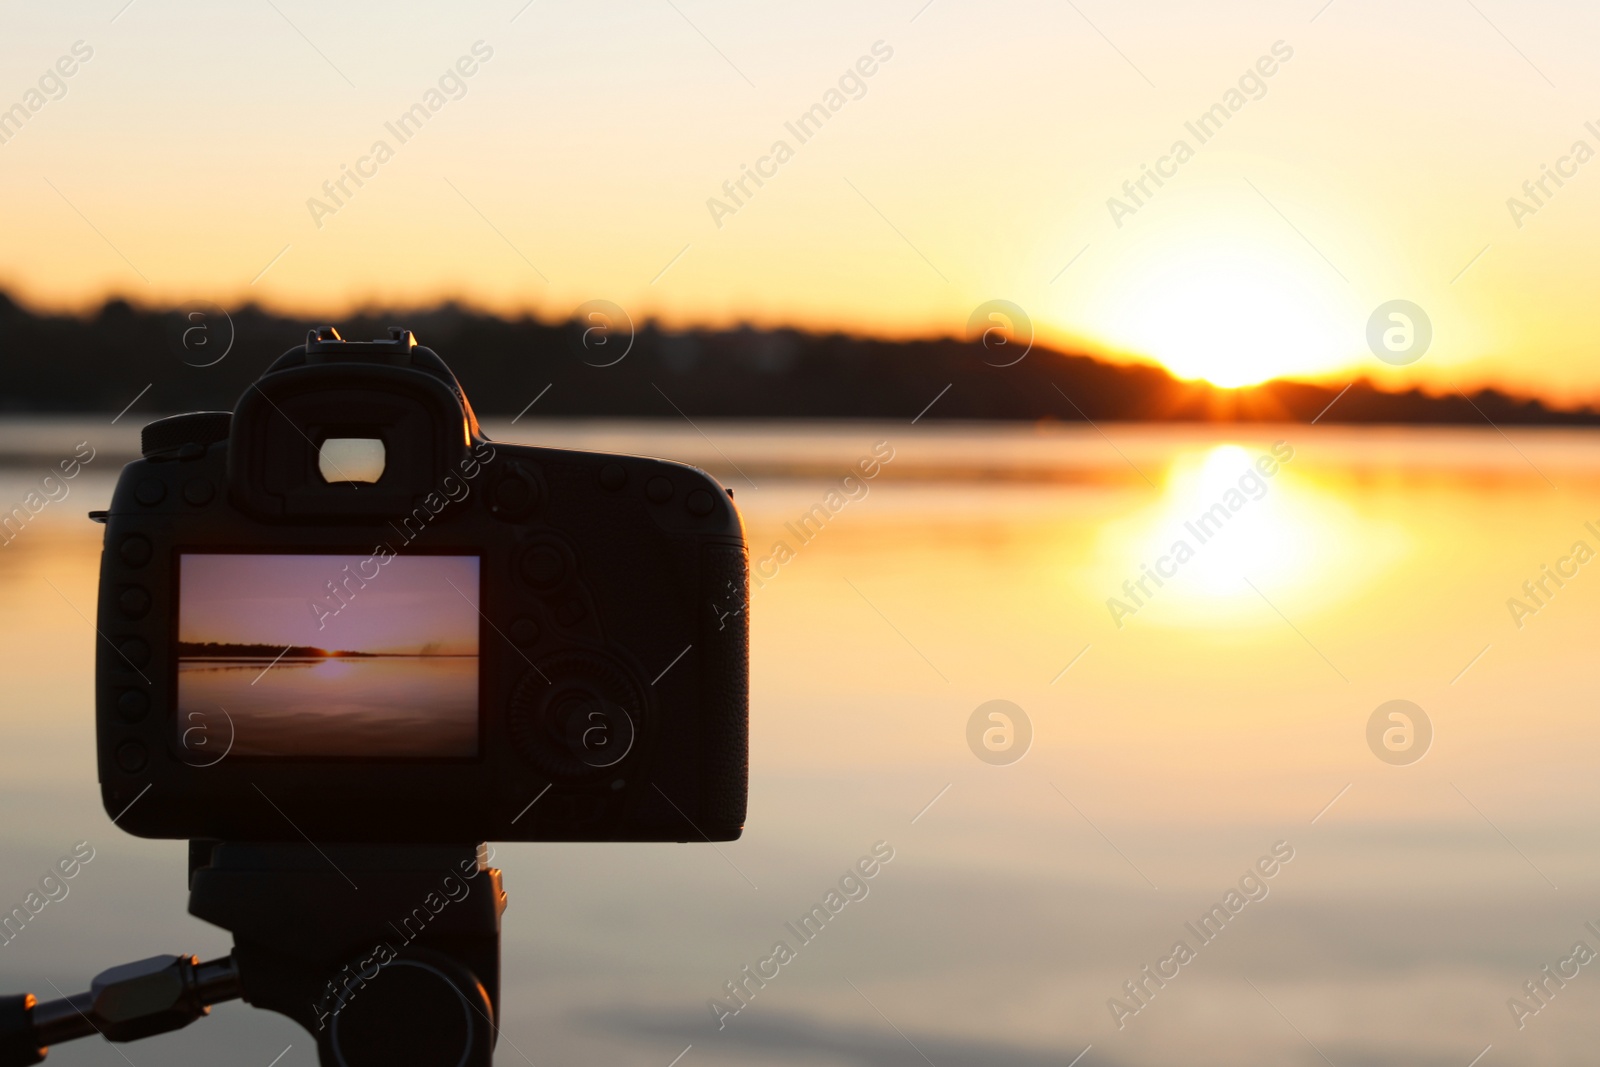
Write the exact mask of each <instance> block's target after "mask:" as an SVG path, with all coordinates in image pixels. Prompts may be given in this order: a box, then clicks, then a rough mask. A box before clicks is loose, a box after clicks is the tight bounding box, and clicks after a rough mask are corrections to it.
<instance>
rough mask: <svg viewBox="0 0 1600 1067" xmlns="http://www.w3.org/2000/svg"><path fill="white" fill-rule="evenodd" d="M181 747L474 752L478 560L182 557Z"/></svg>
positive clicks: (240, 751) (356, 754) (371, 754)
mask: <svg viewBox="0 0 1600 1067" xmlns="http://www.w3.org/2000/svg"><path fill="white" fill-rule="evenodd" d="M179 564H180V567H179V584H178V646H177V651H178V722H177V726H178V729H179V731H180V734H181V737H180V743H181V744H186V745H187V744H188V743H189V741H190V740H191V739H192V735H193V734H195V733H196V731H195V730H194V729H193V727H194V726H196V725H199V726H202V727H203V730H204V733H205V734H209V735H217V734H218V733H219V732H220V728H219V726H218V724H219V723H221V722H226V723H227V724H228V727H227V728H226V732H227V738H226V739H224V738H220V737H216V736H213V737H212V738H211V739H210V747H211V748H212V750H215V749H216V748H219V747H221V744H222V742H223V741H224V740H228V741H231V745H230V747H229V749H228V751H229V752H230V754H231V755H233V756H243V757H274V756H276V757H318V756H322V757H330V756H331V757H345V758H361V759H386V758H387V759H439V758H446V759H448V758H456V759H464V758H470V757H473V756H476V755H477V754H478V632H479V613H478V569H479V558H478V557H477V556H426V555H411V556H397V555H393V554H387V555H384V556H376V557H375V556H359V555H299V554H294V555H290V554H284V553H252V554H234V553H213V552H207V553H184V554H183V555H182V557H181V558H180V561H179Z"/></svg>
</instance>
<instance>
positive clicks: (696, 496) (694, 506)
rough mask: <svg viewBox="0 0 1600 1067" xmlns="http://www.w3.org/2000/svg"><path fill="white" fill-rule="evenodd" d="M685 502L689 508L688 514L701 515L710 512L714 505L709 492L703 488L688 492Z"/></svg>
mask: <svg viewBox="0 0 1600 1067" xmlns="http://www.w3.org/2000/svg"><path fill="white" fill-rule="evenodd" d="M685 503H686V504H687V506H688V508H689V514H691V515H699V516H702V517H704V516H706V515H709V514H711V509H712V507H713V506H714V505H713V502H712V499H711V494H710V493H708V492H706V491H705V490H704V489H696V490H695V491H694V492H692V493H690V494H689V499H688V500H687V501H686V502H685Z"/></svg>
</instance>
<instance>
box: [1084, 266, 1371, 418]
mask: <svg viewBox="0 0 1600 1067" xmlns="http://www.w3.org/2000/svg"><path fill="white" fill-rule="evenodd" d="M1094 288H1095V290H1096V294H1095V299H1094V302H1093V306H1092V307H1090V308H1088V309H1086V310H1087V312H1088V314H1087V317H1088V319H1089V320H1090V321H1089V322H1088V323H1087V324H1086V325H1088V326H1089V330H1090V333H1091V335H1092V336H1096V337H1098V338H1099V339H1100V340H1101V341H1102V342H1103V343H1105V344H1107V345H1108V346H1110V347H1111V348H1113V349H1114V350H1117V351H1121V352H1125V353H1128V354H1131V355H1142V356H1147V357H1149V358H1152V359H1155V360H1156V361H1158V362H1160V363H1161V364H1162V365H1163V366H1164V367H1166V368H1167V369H1168V370H1170V371H1171V372H1172V373H1173V374H1174V375H1176V376H1177V377H1180V378H1188V379H1203V380H1205V381H1208V382H1211V383H1212V384H1214V385H1219V386H1223V387H1226V388H1235V387H1238V386H1244V385H1254V384H1256V383H1258V382H1264V381H1266V380H1268V379H1269V378H1277V377H1284V376H1291V375H1303V376H1309V375H1318V374H1325V373H1328V372H1329V371H1332V370H1334V369H1336V368H1338V367H1340V366H1341V365H1346V364H1348V363H1349V362H1350V361H1351V359H1352V353H1355V352H1357V349H1358V348H1359V346H1360V345H1361V344H1362V342H1361V333H1360V330H1361V325H1362V320H1361V318H1360V315H1359V311H1358V309H1356V308H1355V307H1354V306H1353V300H1352V294H1350V293H1347V292H1345V291H1343V290H1345V289H1348V286H1346V285H1345V284H1344V283H1343V282H1341V281H1340V280H1339V279H1338V277H1337V276H1336V275H1334V274H1332V273H1331V272H1330V271H1329V270H1328V268H1327V267H1326V265H1325V264H1321V263H1320V262H1310V263H1308V262H1307V261H1306V259H1305V257H1304V256H1302V255H1300V254H1298V253H1297V252H1294V251H1293V250H1289V249H1284V248H1281V247H1278V246H1277V245H1276V244H1275V243H1274V242H1271V241H1262V242H1259V243H1256V244H1250V243H1248V242H1245V241H1243V240H1241V239H1240V238H1237V237H1231V236H1227V237H1224V236H1212V237H1210V238H1209V239H1206V238H1191V239H1190V240H1188V241H1185V242H1181V243H1177V244H1176V245H1175V247H1170V248H1165V249H1162V250H1160V251H1159V252H1157V251H1156V250H1154V249H1151V248H1145V249H1141V250H1138V251H1135V252H1132V253H1131V254H1129V255H1127V256H1124V257H1119V259H1118V261H1117V262H1116V263H1115V264H1114V265H1113V267H1112V269H1111V270H1110V271H1109V272H1107V274H1106V275H1104V276H1102V278H1100V279H1099V281H1098V284H1096V285H1095V287H1094Z"/></svg>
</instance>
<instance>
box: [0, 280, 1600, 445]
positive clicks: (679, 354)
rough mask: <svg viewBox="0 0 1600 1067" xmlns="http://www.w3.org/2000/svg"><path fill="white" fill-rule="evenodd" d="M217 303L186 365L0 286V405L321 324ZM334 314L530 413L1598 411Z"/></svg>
mask: <svg viewBox="0 0 1600 1067" xmlns="http://www.w3.org/2000/svg"><path fill="white" fill-rule="evenodd" d="M230 315H231V319H232V323H233V328H234V334H235V336H234V341H233V346H232V349H231V350H230V351H229V353H228V355H227V356H226V358H224V359H222V360H221V361H220V362H218V363H215V364H214V365H211V366H196V365H193V364H199V363H204V362H207V361H209V360H210V359H212V358H215V352H216V348H215V347H213V348H211V349H209V350H200V351H188V352H186V351H185V350H184V349H183V348H182V346H181V344H179V343H178V341H177V337H178V336H179V334H180V333H181V330H182V327H183V321H182V319H181V317H180V316H179V315H178V314H177V313H175V312H167V311H162V310H157V309H145V308H138V307H134V306H132V305H130V304H128V303H127V302H125V301H122V300H112V301H108V302H107V303H105V304H104V305H102V306H101V307H100V308H99V309H98V310H96V311H95V312H93V313H91V314H87V315H84V316H70V315H48V314H40V313H36V312H33V311H31V310H29V309H28V308H25V307H23V306H22V305H20V304H18V303H16V302H15V301H13V300H12V299H10V298H9V297H8V296H6V295H5V294H3V293H0V414H6V413H13V414H15V413H52V412H60V413H86V412H101V411H103V412H112V413H115V412H117V411H120V410H122V409H123V407H124V406H126V405H127V404H128V403H129V401H130V399H132V398H133V397H134V396H136V395H138V394H139V393H140V392H141V390H144V389H145V387H146V386H149V387H150V389H149V394H148V396H147V397H146V398H145V399H144V401H143V402H142V404H141V409H142V410H146V411H149V410H155V411H161V412H175V411H187V410H199V409H223V408H232V407H233V404H234V402H235V400H236V399H237V398H238V396H239V394H240V393H241V392H242V391H243V390H244V389H245V387H246V386H248V385H249V383H250V382H252V381H253V380H255V378H256V377H257V376H258V375H259V374H260V372H261V371H262V370H263V369H264V368H265V367H266V366H267V365H268V364H269V363H270V362H271V361H272V360H273V359H275V358H276V357H277V356H279V355H281V354H282V353H283V352H284V351H285V350H286V349H288V348H290V347H292V346H293V345H295V344H297V343H299V342H300V341H301V340H303V339H304V337H305V334H306V331H307V330H308V329H310V328H312V327H315V326H320V325H327V323H326V322H325V321H323V320H307V319H299V318H291V317H286V316H282V315H278V314H274V313H271V312H268V311H264V310H262V309H260V308H257V307H254V306H249V307H245V308H242V309H239V310H235V311H231V312H230ZM337 325H338V326H339V328H340V332H341V333H343V335H344V336H345V337H346V338H350V339H363V338H368V337H382V336H385V333H384V331H385V329H386V328H387V327H389V326H392V325H404V326H408V327H410V328H411V329H412V330H414V331H415V332H416V334H417V337H418V339H419V340H420V341H421V343H423V344H425V345H428V346H430V347H432V348H434V349H435V350H436V351H438V352H439V354H440V355H442V356H443V357H444V358H445V359H446V360H447V361H448V362H449V363H450V366H451V367H452V368H453V369H454V370H455V372H456V374H457V375H458V377H459V378H460V379H461V382H462V385H463V386H464V387H465V388H466V390H467V395H468V396H470V397H471V398H472V401H473V405H474V406H475V407H476V409H477V411H478V413H479V415H500V416H506V415H515V414H516V413H518V412H519V411H521V410H523V408H524V407H525V406H526V405H527V404H528V403H529V402H530V401H532V400H533V399H534V398H535V397H536V396H539V397H540V399H539V402H538V407H537V412H538V414H539V415H545V416H588V417H604V416H609V417H662V418H673V419H679V418H682V417H683V416H685V415H687V416H689V417H691V418H700V417H709V418H715V417H736V418H763V417H774V418H873V419H897V420H898V419H905V420H907V421H909V420H911V419H912V418H914V417H916V416H917V415H918V413H919V412H922V411H923V410H924V409H927V410H926V414H925V415H923V418H924V419H927V420H943V419H1023V420H1033V421H1037V420H1059V421H1063V422H1073V421H1081V420H1083V419H1086V418H1087V419H1093V420H1095V421H1097V422H1098V421H1101V420H1105V421H1119V420H1137V421H1152V422H1169V421H1171V422H1280V421H1292V422H1306V421H1309V420H1311V419H1313V418H1315V417H1317V416H1318V414H1319V413H1321V412H1324V410H1325V409H1326V413H1325V414H1323V415H1322V417H1321V419H1320V421H1321V422H1324V423H1417V424H1451V423H1455V424H1467V425H1484V424H1486V423H1487V422H1491V421H1492V422H1493V423H1495V424H1497V425H1529V424H1559V425H1596V424H1600V413H1597V412H1596V411H1594V410H1593V409H1591V408H1589V407H1584V408H1581V409H1577V410H1558V409H1553V408H1551V407H1549V406H1547V405H1545V404H1544V403H1542V402H1541V401H1539V400H1537V399H1527V398H1518V397H1513V396H1510V395H1507V394H1505V393H1502V392H1499V391H1496V390H1493V389H1486V390H1483V391H1480V392H1478V393H1476V394H1474V395H1472V396H1471V398H1470V399H1469V398H1468V397H1466V396H1463V395H1460V394H1454V395H1445V396H1430V395H1427V394H1424V393H1422V392H1421V391H1419V390H1411V391H1409V392H1403V393H1394V392H1384V391H1382V390H1380V389H1378V388H1377V387H1375V386H1373V385H1372V384H1370V383H1368V382H1366V381H1358V382H1356V383H1355V384H1354V385H1353V386H1351V387H1350V388H1349V390H1348V391H1347V392H1345V393H1344V395H1343V396H1339V392H1340V390H1339V389H1338V388H1328V387H1325V386H1320V385H1312V384H1307V383H1302V382H1292V381H1272V382H1267V383H1265V384H1262V385H1258V386H1252V387H1247V388H1242V389H1221V388H1218V387H1215V386H1212V385H1210V384H1207V383H1205V382H1193V381H1182V380H1179V379H1176V378H1173V377H1172V376H1171V375H1170V374H1168V373H1167V372H1165V371H1164V370H1162V369H1160V368H1158V367H1153V366H1142V365H1121V364H1112V363H1107V362H1104V361H1101V360H1098V359H1094V358H1091V357H1088V356H1083V355H1075V354H1071V353H1064V352H1055V351H1051V350H1048V349H1044V348H1040V347H1035V348H1034V350H1033V351H1032V352H1030V353H1029V354H1028V355H1027V357H1026V358H1025V359H1023V360H1022V361H1021V362H1019V363H1017V364H1015V365H1013V366H1009V367H996V366H991V365H990V364H988V363H986V362H984V359H983V358H982V357H983V356H984V355H985V354H986V353H985V352H984V350H983V349H982V348H981V347H980V346H979V345H977V344H973V343H967V342H963V341H960V340H954V339H929V340H918V341H888V340H878V339H872V338H863V337H852V336H846V335H844V334H839V333H826V334H819V333H807V332H804V331H800V330H791V329H777V330H757V329H752V328H739V329H732V330H696V331H688V332H671V331H666V330H663V329H661V328H659V327H658V326H657V325H655V324H654V323H649V322H646V323H640V324H638V328H637V331H636V334H635V336H634V338H633V344H632V346H631V348H630V349H629V350H628V353H627V356H626V358H624V359H622V360H621V361H620V362H617V363H616V364H614V365H612V366H609V367H598V366H593V365H591V363H598V362H604V361H609V360H611V359H614V358H615V357H616V355H617V354H618V353H620V352H621V350H622V346H623V345H624V344H625V343H626V338H625V337H622V336H613V337H611V338H610V341H609V344H608V347H606V348H602V349H591V350H590V351H589V352H587V353H586V352H585V350H584V348H583V347H582V344H581V338H582V337H583V330H584V325H585V324H580V323H577V322H565V323H547V322H541V321H539V320H537V319H533V318H528V317H523V318H501V317H497V316H495V315H491V314H486V313H483V312H477V311H471V310H467V309H464V308H462V307H459V306H456V305H444V306H441V307H435V308H431V309H423V310H412V311H384V312H382V313H374V312H371V311H366V312H360V313H356V314H351V315H347V316H344V317H342V318H341V319H340V320H339V321H338V323H337ZM212 329H213V330H217V329H219V327H217V326H216V325H215V324H214V325H213V327H212ZM213 336H220V335H216V334H214V335H213ZM591 339H592V338H591ZM585 355H587V356H588V359H589V360H590V363H586V362H585V361H584V358H583V357H584V356H585ZM186 361H187V362H186ZM547 386H548V387H549V388H548V390H546V387H547ZM947 387H948V388H947ZM541 393H542V395H541ZM936 397H937V400H935V398H936ZM1336 397H1338V402H1337V403H1333V401H1334V399H1335V398H1336ZM930 403H931V407H930V406H929V405H930ZM1330 403H1332V404H1333V406H1332V407H1331V408H1329V404H1330Z"/></svg>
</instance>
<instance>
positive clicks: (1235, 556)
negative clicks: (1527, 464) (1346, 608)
mask: <svg viewBox="0 0 1600 1067" xmlns="http://www.w3.org/2000/svg"><path fill="white" fill-rule="evenodd" d="M1278 447H1279V448H1280V449H1292V448H1293V446H1292V445H1290V444H1289V443H1288V442H1280V443H1279V445H1278ZM1263 457H1265V459H1264V460H1263ZM1258 462H1259V463H1260V464H1261V465H1260V466H1258V465H1257V464H1258ZM1263 467H1264V468H1265V469H1267V470H1271V471H1273V473H1272V474H1271V475H1270V476H1269V475H1267V474H1265V473H1263V469H1262V468H1263ZM1095 545H1096V551H1095V555H1094V558H1093V561H1092V563H1091V564H1090V566H1089V567H1088V569H1087V570H1086V572H1085V574H1084V584H1085V592H1086V593H1089V592H1091V591H1100V594H1099V595H1100V596H1101V597H1103V598H1115V599H1117V600H1118V601H1119V603H1121V604H1122V605H1124V606H1125V608H1126V609H1132V611H1133V613H1135V614H1137V615H1138V617H1139V621H1140V622H1141V623H1146V622H1148V623H1152V624H1155V625H1161V626H1175V627H1180V628H1192V627H1201V628H1206V629H1214V628H1216V627H1218V626H1234V625H1245V624H1253V625H1260V624H1261V623H1262V619H1261V617H1260V606H1261V597H1262V596H1263V595H1265V596H1267V597H1271V598H1274V599H1275V598H1277V597H1278V596H1280V595H1281V596H1284V597H1290V598H1293V601H1294V602H1295V603H1296V604H1297V605H1299V606H1300V609H1301V610H1302V611H1308V612H1309V611H1322V610H1326V609H1329V608H1331V607H1333V606H1335V605H1338V604H1341V603H1347V602H1350V601H1352V600H1355V599H1358V598H1360V597H1361V596H1362V595H1363V594H1364V593H1365V592H1366V591H1367V589H1368V588H1369V586H1370V585H1371V584H1372V583H1373V582H1374V581H1376V580H1378V579H1379V578H1380V577H1381V576H1382V574H1383V573H1384V571H1385V570H1387V569H1388V568H1389V567H1391V566H1393V565H1394V563H1395V562H1396V561H1397V560H1398V559H1399V558H1400V557H1401V556H1402V555H1403V553H1404V552H1405V547H1406V538H1405V536H1404V534H1403V532H1401V531H1400V530H1399V529H1398V528H1396V527H1395V526H1394V525H1393V524H1390V523H1386V522H1383V521H1381V520H1373V519H1364V518H1362V517H1361V516H1360V515H1359V514H1358V513H1357V512H1356V511H1355V509H1353V508H1352V507H1351V506H1350V505H1349V504H1348V503H1346V502H1345V501H1344V500H1342V499H1341V498H1340V496H1339V495H1337V493H1335V492H1333V491H1331V489H1330V487H1327V486H1325V485H1323V484H1321V483H1320V482H1319V479H1318V476H1317V475H1315V474H1313V473H1302V471H1299V470H1296V468H1295V465H1294V460H1293V459H1292V458H1291V459H1290V461H1289V462H1288V463H1280V462H1279V461H1278V460H1277V459H1276V458H1274V457H1273V455H1272V450H1271V449H1270V448H1268V447H1267V446H1265V445H1261V446H1252V447H1251V448H1245V447H1244V446H1242V445H1238V444H1231V443H1229V444H1217V445H1211V446H1209V447H1205V448H1191V449H1186V450H1183V451H1180V452H1178V453H1177V454H1176V455H1175V456H1174V457H1173V458H1172V460H1171V462H1170V464H1169V465H1168V466H1167V467H1166V469H1165V471H1164V472H1163V474H1162V479H1161V490H1160V495H1159V496H1158V497H1157V498H1156V499H1155V500H1152V501H1151V502H1149V503H1148V504H1145V505H1143V506H1140V507H1137V508H1134V509H1133V510H1131V511H1129V512H1128V513H1127V514H1124V515H1121V516H1118V517H1116V518H1112V519H1109V520H1108V521H1107V522H1105V523H1104V524H1102V525H1101V527H1100V529H1099V530H1098V532H1097V535H1096V538H1095ZM1141 580H1142V584H1141ZM1124 582H1126V583H1128V585H1127V586H1124V584H1123V583H1124ZM1252 586H1254V587H1255V588H1252ZM1258 590H1259V592H1258ZM1108 614H1109V610H1108Z"/></svg>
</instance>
